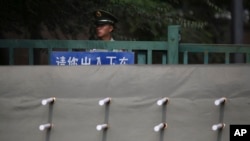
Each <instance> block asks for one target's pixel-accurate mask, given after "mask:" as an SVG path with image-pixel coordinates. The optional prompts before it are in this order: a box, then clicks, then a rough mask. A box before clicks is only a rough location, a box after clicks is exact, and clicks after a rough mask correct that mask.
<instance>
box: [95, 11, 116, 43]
mask: <svg viewBox="0 0 250 141" xmlns="http://www.w3.org/2000/svg"><path fill="white" fill-rule="evenodd" d="M94 16H95V26H96V30H95V31H96V36H97V37H98V39H100V40H105V41H114V39H113V37H112V32H113V31H114V28H115V24H116V23H117V22H118V19H117V18H116V17H115V16H114V15H112V14H111V13H109V12H107V11H104V10H96V11H95V12H94Z"/></svg>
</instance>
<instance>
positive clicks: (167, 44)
mask: <svg viewBox="0 0 250 141" xmlns="http://www.w3.org/2000/svg"><path fill="white" fill-rule="evenodd" d="M179 33H180V26H178V25H174V26H169V27H168V41H115V42H106V41H89V40H0V50H1V49H7V50H8V51H7V52H8V55H7V56H8V64H9V65H15V63H14V62H15V61H14V59H15V54H16V53H17V50H16V49H22V48H23V49H27V50H28V53H27V54H28V55H27V56H28V64H29V65H33V64H34V50H35V49H42V50H45V51H46V52H47V53H48V54H47V59H48V60H49V57H50V53H51V52H52V51H54V50H57V49H64V50H66V51H79V50H80V51H86V50H90V49H107V50H112V49H122V50H125V51H133V52H136V58H135V62H136V63H137V64H152V63H153V58H156V57H155V56H153V55H154V54H155V52H157V53H156V55H157V58H158V59H159V56H160V60H161V61H160V62H161V64H180V63H182V64H189V60H190V56H191V55H190V54H192V53H199V54H201V56H203V62H202V63H203V64H208V63H210V61H209V59H210V54H213V53H219V54H222V56H223V57H224V60H225V61H224V62H223V63H225V64H229V63H230V55H231V54H234V53H242V54H243V55H244V56H245V58H246V59H245V63H250V45H232V44H225V45H221V44H188V43H180V42H179V40H180V34H179Z"/></svg>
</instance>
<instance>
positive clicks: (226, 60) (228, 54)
mask: <svg viewBox="0 0 250 141" xmlns="http://www.w3.org/2000/svg"><path fill="white" fill-rule="evenodd" d="M229 63H230V53H229V52H226V53H225V64H229Z"/></svg>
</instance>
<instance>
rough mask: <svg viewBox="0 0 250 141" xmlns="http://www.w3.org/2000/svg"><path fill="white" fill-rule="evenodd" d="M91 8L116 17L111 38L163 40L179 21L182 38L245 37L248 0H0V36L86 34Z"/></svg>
mask: <svg viewBox="0 0 250 141" xmlns="http://www.w3.org/2000/svg"><path fill="white" fill-rule="evenodd" d="M96 9H103V10H106V11H109V12H111V13H113V14H114V15H115V16H116V17H117V18H118V19H119V23H118V24H117V25H116V29H115V32H114V37H115V40H128V41H167V27H168V25H181V42H182V43H206V44H207V43H209V44H218V43H219V44H231V43H233V44H234V43H237V44H249V43H250V22H249V10H250V1H249V0H219V1H218V0H136V1H135V0H91V1H90V0H42V1H41V0H18V1H17V0H0V10H1V12H0V19H1V20H0V39H42V40H48V39H56V40H88V39H89V37H91V36H93V34H94V25H93V18H94V17H93V11H95V10H96ZM1 52H2V53H0V56H4V54H5V53H4V50H2V51H1ZM1 60H2V59H1Z"/></svg>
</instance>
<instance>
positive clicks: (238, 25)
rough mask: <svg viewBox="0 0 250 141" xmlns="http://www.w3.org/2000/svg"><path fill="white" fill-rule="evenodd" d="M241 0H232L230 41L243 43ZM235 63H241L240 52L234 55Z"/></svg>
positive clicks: (242, 57) (241, 56)
mask: <svg viewBox="0 0 250 141" xmlns="http://www.w3.org/2000/svg"><path fill="white" fill-rule="evenodd" d="M243 18H244V17H243V0H232V43H233V44H242V43H243ZM234 62H235V63H243V62H244V56H243V54H242V53H236V54H235V55H234Z"/></svg>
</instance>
